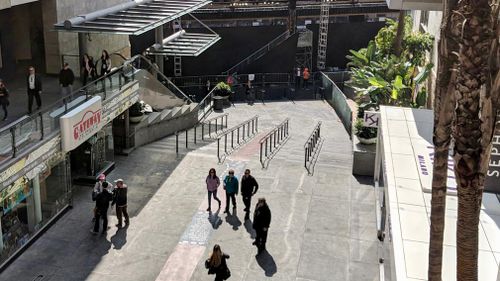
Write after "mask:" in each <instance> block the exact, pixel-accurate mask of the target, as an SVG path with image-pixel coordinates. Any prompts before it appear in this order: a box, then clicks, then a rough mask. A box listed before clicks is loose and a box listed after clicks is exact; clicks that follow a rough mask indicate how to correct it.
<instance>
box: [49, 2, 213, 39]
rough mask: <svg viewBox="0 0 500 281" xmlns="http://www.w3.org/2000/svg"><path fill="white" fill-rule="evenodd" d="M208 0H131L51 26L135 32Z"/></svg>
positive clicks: (94, 31) (155, 24) (151, 27)
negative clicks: (130, 0)
mask: <svg viewBox="0 0 500 281" xmlns="http://www.w3.org/2000/svg"><path fill="white" fill-rule="evenodd" d="M211 2H212V1H211V0H145V1H141V0H135V1H132V2H128V3H124V4H120V5H116V6H113V7H110V8H107V9H103V10H99V11H95V12H92V13H90V14H85V15H79V16H76V17H74V18H71V19H68V20H65V21H64V22H60V23H57V24H55V25H54V27H55V29H56V30H59V31H68V32H83V33H112V34H127V35H139V34H142V33H144V32H147V31H149V30H151V29H154V28H156V27H158V26H160V25H163V24H165V23H167V22H170V21H172V20H174V19H176V18H179V17H181V16H183V15H185V14H188V13H190V12H192V11H195V10H197V9H199V8H201V7H203V6H205V5H207V4H209V3H211Z"/></svg>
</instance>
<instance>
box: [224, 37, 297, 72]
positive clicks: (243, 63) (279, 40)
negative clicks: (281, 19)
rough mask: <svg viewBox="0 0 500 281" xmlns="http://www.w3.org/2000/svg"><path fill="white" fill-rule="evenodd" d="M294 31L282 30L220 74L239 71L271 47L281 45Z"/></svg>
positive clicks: (267, 51)
mask: <svg viewBox="0 0 500 281" xmlns="http://www.w3.org/2000/svg"><path fill="white" fill-rule="evenodd" d="M294 34H295V33H290V31H289V30H287V31H285V32H283V33H282V34H280V35H279V36H278V37H276V38H274V39H273V40H271V41H270V42H269V43H267V44H266V45H264V46H262V47H261V48H260V49H258V50H257V51H255V52H253V53H252V54H250V55H249V56H248V57H246V58H245V59H243V60H242V61H240V62H239V63H237V64H235V65H234V66H233V67H231V68H229V69H228V70H226V71H224V72H223V73H222V74H224V75H232V74H235V73H238V72H241V70H242V69H243V68H245V67H246V66H247V65H249V64H251V63H253V62H254V61H256V60H258V59H260V58H261V57H263V56H264V55H265V54H267V53H269V52H270V51H271V50H272V49H274V48H276V47H278V46H279V45H281V44H282V43H283V42H285V41H286V40H288V38H290V37H291V36H293V35H294Z"/></svg>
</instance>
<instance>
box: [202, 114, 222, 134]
mask: <svg viewBox="0 0 500 281" xmlns="http://www.w3.org/2000/svg"><path fill="white" fill-rule="evenodd" d="M228 116H229V113H224V114H223V115H219V116H216V117H213V118H210V119H207V120H204V121H200V123H201V139H202V140H204V139H205V124H207V125H208V136H209V137H211V136H212V122H214V121H215V122H214V123H215V131H214V133H215V134H217V136H218V133H217V132H218V131H219V124H220V125H221V129H222V130H223V128H224V126H226V128H227V117H228ZM219 119H220V120H221V121H220V122H219Z"/></svg>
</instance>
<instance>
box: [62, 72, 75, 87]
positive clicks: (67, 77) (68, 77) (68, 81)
mask: <svg viewBox="0 0 500 281" xmlns="http://www.w3.org/2000/svg"><path fill="white" fill-rule="evenodd" d="M74 81H75V75H74V74H73V70H71V69H69V68H68V69H64V68H63V69H61V72H59V84H61V85H62V86H63V87H68V86H69V85H73V82H74Z"/></svg>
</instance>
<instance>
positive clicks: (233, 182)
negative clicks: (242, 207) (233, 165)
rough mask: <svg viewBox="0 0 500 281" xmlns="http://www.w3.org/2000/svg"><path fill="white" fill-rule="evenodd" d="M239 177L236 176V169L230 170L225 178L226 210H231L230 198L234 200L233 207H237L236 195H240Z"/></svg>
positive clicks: (226, 211)
mask: <svg viewBox="0 0 500 281" xmlns="http://www.w3.org/2000/svg"><path fill="white" fill-rule="evenodd" d="M238 185H239V184H238V178H237V177H235V176H234V170H232V169H231V170H229V174H228V175H227V176H226V177H225V178H224V190H225V191H226V210H225V211H224V213H228V212H229V203H230V202H229V199H230V198H231V200H232V201H233V209H236V195H238Z"/></svg>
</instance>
